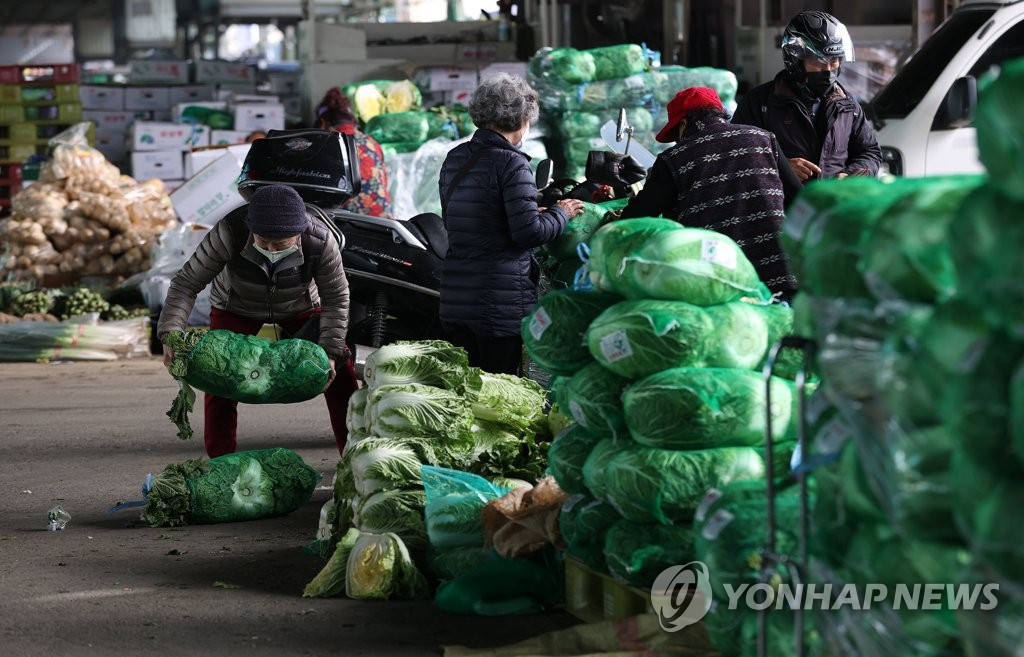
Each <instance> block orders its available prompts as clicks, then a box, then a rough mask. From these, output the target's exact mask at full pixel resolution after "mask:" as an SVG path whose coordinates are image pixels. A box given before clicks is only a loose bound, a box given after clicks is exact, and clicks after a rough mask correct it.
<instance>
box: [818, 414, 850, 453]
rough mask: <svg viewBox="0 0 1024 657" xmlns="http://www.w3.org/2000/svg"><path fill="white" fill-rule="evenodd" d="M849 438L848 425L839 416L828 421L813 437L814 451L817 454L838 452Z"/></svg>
mask: <svg viewBox="0 0 1024 657" xmlns="http://www.w3.org/2000/svg"><path fill="white" fill-rule="evenodd" d="M849 440H850V427H849V426H847V424H846V422H844V421H843V419H842V418H841V417H835V418H832V419H831V420H829V421H828V424H826V425H825V426H824V427H822V429H821V430H820V431H819V432H818V435H816V436H815V437H814V451H815V452H817V453H818V454H826V455H832V454H838V453H839V452H841V451H843V448H844V447H846V443H847V441H849Z"/></svg>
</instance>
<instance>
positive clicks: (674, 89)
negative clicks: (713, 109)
mask: <svg viewBox="0 0 1024 657" xmlns="http://www.w3.org/2000/svg"><path fill="white" fill-rule="evenodd" d="M652 73H653V76H654V81H655V87H654V89H655V92H654V98H655V100H656V101H657V102H658V104H659V105H667V104H668V103H669V101H670V100H672V99H673V98H674V97H675V95H676V94H677V93H679V92H680V91H682V90H683V89H688V88H689V87H709V88H711V89H714V90H715V91H716V92H717V93H718V97H719V98H720V99H721V100H722V104H723V105H724V106H726V108H728V107H729V106H730V105H733V104H734V103H735V99H736V90H737V89H738V87H739V82H738V81H737V80H736V74H735V73H733V72H732V71H729V70H727V69H722V68H713V67H710V66H698V67H694V68H687V67H685V66H662V67H660V68H657V69H655V70H654V71H652Z"/></svg>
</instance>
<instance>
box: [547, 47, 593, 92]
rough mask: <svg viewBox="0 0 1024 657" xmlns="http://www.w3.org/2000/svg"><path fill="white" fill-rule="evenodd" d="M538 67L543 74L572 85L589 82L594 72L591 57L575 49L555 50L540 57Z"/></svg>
mask: <svg viewBox="0 0 1024 657" xmlns="http://www.w3.org/2000/svg"><path fill="white" fill-rule="evenodd" d="M539 66H540V67H541V70H542V71H543V72H545V73H549V74H550V75H553V76H555V77H556V78H558V79H559V80H561V81H563V82H569V83H573V84H576V83H579V82H590V81H591V80H593V79H594V72H595V70H596V65H595V63H594V57H593V55H591V54H590V53H589V52H586V51H581V50H576V49H575V48H555V49H554V50H551V51H549V52H547V53H545V54H544V55H541V56H540V59H539Z"/></svg>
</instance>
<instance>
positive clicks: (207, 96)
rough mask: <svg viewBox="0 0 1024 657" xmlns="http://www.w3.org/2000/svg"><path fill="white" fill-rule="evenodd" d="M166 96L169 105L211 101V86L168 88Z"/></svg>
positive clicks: (198, 85) (192, 85) (196, 85)
mask: <svg viewBox="0 0 1024 657" xmlns="http://www.w3.org/2000/svg"><path fill="white" fill-rule="evenodd" d="M167 95H168V96H169V98H168V100H169V101H170V104H171V105H177V104H178V103H193V102H204V101H211V100H213V85H209V84H191V85H185V86H182V87H168V90H167Z"/></svg>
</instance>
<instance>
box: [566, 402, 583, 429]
mask: <svg viewBox="0 0 1024 657" xmlns="http://www.w3.org/2000/svg"><path fill="white" fill-rule="evenodd" d="M569 412H570V413H572V417H573V419H574V420H576V424H578V425H580V426H581V427H583V428H584V429H586V428H587V416H586V415H585V414H584V413H583V407H582V406H580V405H579V403H577V402H576V401H575V400H573V401H571V402H569Z"/></svg>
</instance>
